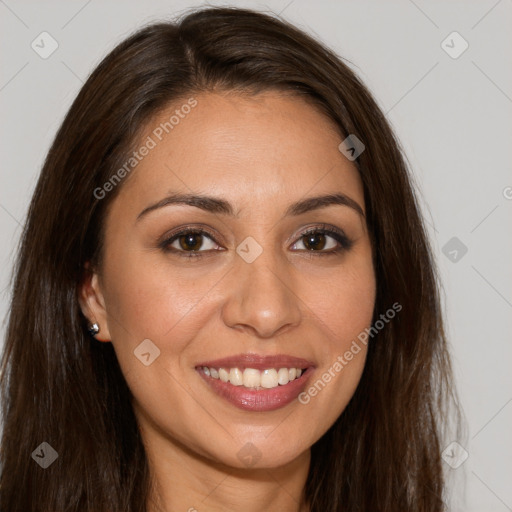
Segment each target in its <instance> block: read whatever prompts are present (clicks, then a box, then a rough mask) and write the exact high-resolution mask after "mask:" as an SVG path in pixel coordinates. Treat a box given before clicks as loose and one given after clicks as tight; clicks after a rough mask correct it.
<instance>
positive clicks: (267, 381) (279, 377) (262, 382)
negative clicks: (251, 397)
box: [198, 366, 305, 391]
mask: <svg viewBox="0 0 512 512" xmlns="http://www.w3.org/2000/svg"><path fill="white" fill-rule="evenodd" d="M198 370H199V371H200V372H202V373H203V374H204V375H206V376H208V377H211V378H212V379H217V380H220V381H222V382H226V383H229V384H231V385H232V386H241V387H244V388H246V389H251V390H253V391H262V390H264V389H273V388H277V387H278V386H286V385H287V384H289V383H290V382H293V381H294V380H296V379H298V378H300V376H301V375H302V373H303V372H304V371H305V368H295V367H292V368H288V367H281V368H266V369H264V370H258V369H256V368H238V367H233V368H223V367H220V368H215V367H213V366H211V367H210V366H202V367H199V368H198Z"/></svg>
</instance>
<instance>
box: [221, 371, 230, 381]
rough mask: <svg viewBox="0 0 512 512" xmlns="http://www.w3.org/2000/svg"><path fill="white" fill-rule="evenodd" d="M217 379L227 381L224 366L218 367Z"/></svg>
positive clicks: (227, 377) (227, 375)
mask: <svg viewBox="0 0 512 512" xmlns="http://www.w3.org/2000/svg"><path fill="white" fill-rule="evenodd" d="M219 379H220V380H221V381H222V382H228V380H229V373H228V372H227V371H226V370H225V369H224V368H219Z"/></svg>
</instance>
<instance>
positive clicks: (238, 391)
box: [197, 368, 313, 412]
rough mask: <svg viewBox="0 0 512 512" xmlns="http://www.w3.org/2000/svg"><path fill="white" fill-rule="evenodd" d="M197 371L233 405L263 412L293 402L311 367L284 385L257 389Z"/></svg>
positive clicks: (300, 390) (310, 371)
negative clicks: (234, 384)
mask: <svg viewBox="0 0 512 512" xmlns="http://www.w3.org/2000/svg"><path fill="white" fill-rule="evenodd" d="M197 371H198V373H199V375H201V377H202V378H203V379H204V380H205V382H206V383H207V384H209V386H210V387H211V389H213V391H215V392H216V393H217V394H218V395H220V396H221V397H223V398H225V399H226V400H227V401H228V402H230V403H232V404H233V405H234V406H236V407H238V408H239V409H243V410H245V411H255V412H263V411H274V410H276V409H280V408H281V407H285V406H286V405H288V404H289V403H291V402H293V401H294V400H295V399H296V398H297V397H298V396H299V394H300V393H301V392H302V390H303V389H304V388H305V387H306V382H307V380H308V379H309V376H310V374H311V373H312V371H313V368H308V369H307V370H306V371H304V373H303V374H302V375H301V376H300V377H299V378H298V379H295V380H293V381H291V382H289V383H288V384H285V385H284V386H277V387H275V388H271V389H261V390H259V391H256V390H254V391H253V390H251V389H249V388H246V387H244V386H233V384H230V383H229V382H222V381H221V380H220V379H214V378H213V377H210V376H208V375H206V374H205V373H204V372H203V371H202V370H197Z"/></svg>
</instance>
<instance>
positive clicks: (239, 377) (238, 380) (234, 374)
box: [229, 368, 244, 386]
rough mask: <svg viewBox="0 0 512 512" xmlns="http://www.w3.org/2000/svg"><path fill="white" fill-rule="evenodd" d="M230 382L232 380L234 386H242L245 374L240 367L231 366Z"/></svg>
mask: <svg viewBox="0 0 512 512" xmlns="http://www.w3.org/2000/svg"><path fill="white" fill-rule="evenodd" d="M229 382H231V384H233V386H241V385H242V384H243V383H244V377H243V374H242V372H241V371H240V370H239V369H238V368H231V370H229Z"/></svg>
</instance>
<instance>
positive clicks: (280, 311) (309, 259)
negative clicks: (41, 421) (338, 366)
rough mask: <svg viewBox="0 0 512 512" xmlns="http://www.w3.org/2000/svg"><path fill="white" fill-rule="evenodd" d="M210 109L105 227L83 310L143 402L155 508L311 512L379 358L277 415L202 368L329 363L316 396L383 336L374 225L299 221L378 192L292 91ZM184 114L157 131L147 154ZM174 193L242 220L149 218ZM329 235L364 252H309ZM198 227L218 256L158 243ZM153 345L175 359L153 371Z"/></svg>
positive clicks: (223, 96) (156, 155) (233, 98)
mask: <svg viewBox="0 0 512 512" xmlns="http://www.w3.org/2000/svg"><path fill="white" fill-rule="evenodd" d="M195 98H196V99H197V102H198V104H197V106H196V107H195V108H194V109H192V111H191V112H190V113H189V114H188V115H187V116H185V117H184V119H181V120H180V123H179V124H178V125H176V126H175V127H174V129H173V130H172V131H171V132H170V133H169V134H166V135H165V136H164V138H163V139H162V141H161V142H159V143H158V144H157V146H156V147H155V148H154V149H152V150H151V151H150V152H149V154H148V155H147V156H146V157H145V158H144V159H143V160H142V161H141V162H140V163H139V164H138V166H137V167H136V169H135V170H134V171H133V172H132V174H131V175H130V176H129V178H127V179H126V180H125V182H124V183H123V184H122V185H121V187H122V188H121V190H120V191H119V195H118V196H117V197H116V198H115V200H114V201H113V202H112V204H111V208H110V209H109V212H108V215H107V217H106V219H105V222H106V230H105V247H104V253H103V260H102V264H101V268H100V269H96V271H95V272H94V273H92V274H91V276H90V278H89V279H88V280H87V281H86V282H85V283H84V284H83V286H82V288H81V297H80V303H81V305H82V310H83V312H84V314H85V315H86V316H87V317H88V319H89V320H90V321H91V322H92V321H96V322H98V324H99V325H100V333H99V334H98V335H97V336H96V338H97V339H98V340H99V341H104V342H111V343H113V345H114V348H115V351H116V354H117V357H118V359H119V363H120V366H121V369H122V371H123V374H124V376H125V378H126V381H127V383H128V385H129V387H130V389H131V390H132V393H133V395H134V402H133V406H134V410H135V414H136V416H137V419H138V422H139V425H140V429H141V433H142V437H143V441H144V444H145V446H146V450H147V454H148V459H149V461H150V469H151V472H152V476H153V481H154V488H153V492H152V494H151V499H150V503H149V508H148V510H151V511H154V512H156V511H169V512H170V511H177V510H182V511H187V510H189V511H190V512H192V511H193V510H197V511H199V512H201V511H202V510H209V511H221V510H245V511H248V512H251V511H259V510H267V509H269V510H282V511H306V510H308V505H307V503H306V502H305V500H304V496H303V490H304V486H305V482H306V477H307V472H308V468H309V463H310V447H311V446H312V444H313V443H314V442H315V441H317V440H318V439H319V438H320V437H321V436H322V435H323V434H324V433H325V432H326V431H327V429H328V428H329V427H330V426H331V425H332V424H333V423H334V421H335V420H336V418H337V417H338V416H339V415H340V413H341V412H342V411H343V410H344V408H345V407H346V405H347V403H348V402H349V400H350V398H351V397H352V395H353V393H354V391H355V389H356V387H357V384H358V382H359V379H360V377H361V373H362V370H363V367H364V362H365V357H366V347H365V346H364V345H363V346H362V350H361V351H360V352H359V353H358V354H357V355H355V356H354V358H353V359H352V360H351V361H350V362H349V363H348V364H347V365H346V366H345V367H344V368H343V370H342V371H340V372H337V373H336V376H335V377H334V378H333V379H332V380H331V381H330V382H329V383H328V384H327V385H326V386H325V387H324V388H323V389H322V390H321V391H320V392H319V393H318V394H317V396H315V397H314V398H311V400H310V402H309V403H308V404H306V405H303V404H301V403H299V402H298V401H297V400H294V401H293V402H292V403H290V404H288V405H287V406H285V407H283V408H281V409H277V410H275V411H270V412H251V411H244V410H241V409H238V408H236V407H235V406H233V405H232V404H231V403H229V402H227V401H226V400H225V399H223V398H221V397H219V396H218V395H217V394H215V393H214V392H213V391H212V390H211V389H210V387H209V386H208V385H207V384H206V383H205V382H204V381H203V379H202V378H201V377H200V376H199V374H198V372H197V371H196V369H195V366H196V365H197V364H198V363H199V362H201V361H205V360H214V359H218V358H221V357H226V356H229V355H236V354H240V353H256V354H263V355H272V354H288V355H292V356H296V357H302V358H304V359H307V360H309V361H312V362H313V363H314V365H315V370H314V373H313V375H312V376H311V378H310V381H309V383H310V384H311V383H313V382H315V381H316V380H317V379H318V378H320V376H321V375H322V374H323V373H324V372H325V371H327V370H329V368H331V367H332V365H333V363H334V362H335V361H336V359H337V357H338V356H340V355H343V354H344V353H345V352H346V351H347V350H348V349H349V347H350V345H351V343H352V341H353V340H355V339H356V337H357V335H358V334H359V333H360V332H361V331H363V330H364V328H365V327H369V326H370V323H371V319H372V313H373V308H374V302H375V287H376V283H375V274H374V268H373V264H372V253H371V244H370V239H369V235H368V232H367V229H366V223H365V219H364V217H363V216H362V215H360V214H359V213H358V212H357V211H356V210H355V209H353V208H351V207H348V206H343V205H329V206H326V207H323V208H320V209H317V210H313V211H309V212H306V213H303V214H301V215H298V216H290V217H284V212H285V210H286V208H287V207H288V205H290V204H291V203H293V202H295V201H298V200H300V199H304V198H306V197H312V196H316V195H323V194H328V193H338V192H341V193H343V194H345V195H347V196H348V197H350V198H351V199H352V200H353V201H355V202H356V203H357V204H358V205H359V206H360V207H361V209H362V211H363V212H364V206H365V205H364V194H363V186H362V183H361V180H360V178H359V175H358V172H357V169H356V167H355V165H354V164H353V163H352V162H350V161H349V160H348V159H346V158H345V157H344V156H343V154H342V153H341V152H340V151H339V150H338V145H339V144H340V142H341V140H342V138H341V136H340V133H339V132H338V130H337V129H336V126H335V125H334V124H333V123H332V122H331V121H330V120H329V119H327V118H326V117H325V116H324V115H323V114H321V113H320V112H319V111H317V110H316V109H315V108H314V107H313V106H312V105H310V104H308V103H306V102H305V101H304V100H302V99H299V98H297V97H293V96H290V95H285V94H283V93H279V92H265V93H260V94H258V95H256V96H241V95H235V94H233V93H231V94H229V93H219V92H217V93H202V94H198V95H196V96H195ZM185 102H186V100H185V101H183V102H182V103H179V104H175V105H173V107H172V108H169V109H168V110H166V111H165V112H161V113H160V114H159V115H158V116H157V117H156V118H155V119H153V120H152V121H151V122H150V123H148V126H147V127H146V133H144V134H143V135H142V137H141V144H142V142H143V141H144V140H146V138H147V136H148V135H151V133H152V131H153V130H154V129H155V127H156V126H158V124H159V123H160V122H163V121H165V120H168V119H169V117H170V115H172V113H173V112H174V110H175V109H176V108H179V106H180V105H182V104H184V103H185ZM171 191H172V192H183V193H201V194H207V195H210V196H216V197H222V198H223V199H225V200H227V201H229V202H230V203H231V204H232V206H233V209H234V210H235V212H236V213H237V216H234V217H230V216H227V215H224V214H220V213H211V212H206V211H203V210H200V209H199V208H196V207H193V206H189V205H168V206H166V207H163V208H159V209H156V210H153V211H152V212H150V213H148V214H147V215H144V216H142V218H140V219H139V220H137V217H138V215H139V214H140V212H141V211H142V210H144V209H145V208H147V207H148V206H150V205H152V204H154V203H156V202H158V201H159V200H161V199H162V198H164V197H166V196H167V195H168V194H169V193H170V192H171ZM323 223H325V224H328V225H330V226H334V227H337V228H339V229H342V230H343V231H344V232H345V233H346V235H347V236H348V238H349V239H350V240H352V242H353V244H352V247H351V248H350V249H349V250H345V251H343V250H341V251H340V252H339V253H338V254H330V255H327V254H321V252H322V251H323V252H324V253H325V252H328V251H329V249H330V248H331V247H333V246H337V245H338V243H337V242H336V241H335V240H334V239H333V238H331V237H330V236H329V235H326V242H325V243H326V245H325V246H322V245H321V244H320V245H318V246H315V247H316V248H315V250H308V249H307V248H306V246H305V245H304V244H305V242H304V237H303V236H301V233H303V232H304V231H305V230H306V229H308V228H311V227H318V226H319V225H321V224H323ZM189 225H192V226H193V227H207V228H209V229H210V230H211V232H212V233H213V234H214V235H215V240H214V241H211V240H210V239H209V238H207V237H204V238H202V239H201V237H199V241H201V240H202V241H203V246H201V250H203V251H204V252H203V253H202V254H203V255H204V257H203V258H200V259H197V260H194V259H192V258H190V259H188V258H185V257H182V256H180V255H179V254H178V253H171V252H165V251H164V250H163V249H162V248H161V247H159V245H158V241H159V239H161V238H163V237H164V235H166V234H169V233H170V232H171V230H175V228H179V227H181V226H189ZM249 236H250V237H252V238H254V239H255V240H256V241H257V242H258V244H259V245H260V246H261V248H262V250H263V252H262V253H261V255H260V256H259V257H258V258H256V260H255V261H253V262H252V263H247V262H246V261H244V259H242V258H241V257H240V256H239V255H238V254H237V253H236V248H237V246H238V245H239V244H240V243H241V242H242V241H243V240H245V238H246V237H249ZM173 247H175V248H177V249H176V250H179V247H180V246H179V242H174V243H173ZM322 247H325V248H322ZM216 248H221V249H224V250H218V251H216V250H215V249H216ZM181 250H182V251H183V252H182V253H181V254H183V253H184V249H183V248H182V249H181ZM145 339H150V340H151V341H152V342H153V343H154V344H155V345H156V346H157V347H158V348H159V350H160V356H159V357H158V358H156V359H155V360H154V362H153V363H152V364H150V365H149V366H145V365H143V364H142V363H141V362H140V361H139V359H137V358H136V357H135V356H134V353H133V352H134V350H135V349H136V347H137V346H138V345H139V344H140V343H141V342H142V340H145ZM308 387H309V386H308ZM248 442H250V443H252V444H253V445H254V447H255V449H256V450H257V451H258V453H259V460H257V462H256V463H255V464H254V465H252V466H251V467H247V465H246V463H244V462H243V460H241V459H239V458H238V456H237V454H238V453H239V451H240V450H241V448H242V447H243V446H244V445H246V443H248Z"/></svg>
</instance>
